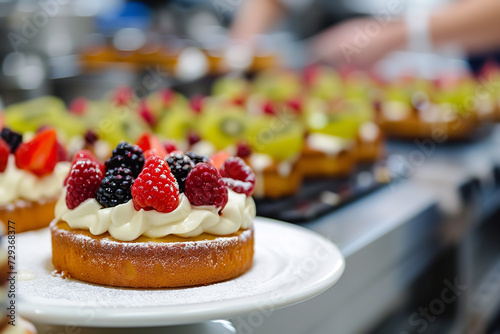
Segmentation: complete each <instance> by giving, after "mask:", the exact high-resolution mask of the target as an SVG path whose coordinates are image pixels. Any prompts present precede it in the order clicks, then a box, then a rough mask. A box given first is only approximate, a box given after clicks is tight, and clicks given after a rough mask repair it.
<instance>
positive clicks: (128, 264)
mask: <svg viewBox="0 0 500 334" xmlns="http://www.w3.org/2000/svg"><path fill="white" fill-rule="evenodd" d="M50 230H51V235H52V263H53V264H54V266H55V268H56V270H57V271H58V272H61V273H63V275H67V276H70V277H73V278H76V279H79V280H82V281H86V282H91V283H97V284H103V285H112V286H121V287H134V288H162V287H182V286H195V285H204V284H210V283H215V282H220V281H224V280H228V279H231V278H234V277H237V276H239V275H241V274H243V273H244V272H245V271H247V270H248V269H250V267H251V266H252V259H253V243H254V234H253V229H248V230H239V231H238V232H236V233H233V234H230V235H227V236H215V235H210V234H205V233H204V234H202V235H200V236H198V237H193V238H182V237H177V236H166V237H164V238H158V239H153V238H147V237H144V236H141V237H139V238H137V239H136V240H134V241H130V242H124V241H119V240H116V239H114V238H113V237H111V235H110V234H109V233H104V234H102V235H98V236H95V235H92V234H91V233H90V232H89V231H86V230H75V229H71V228H70V227H69V225H68V224H67V223H65V222H62V221H56V220H54V221H53V222H52V223H51V225H50Z"/></svg>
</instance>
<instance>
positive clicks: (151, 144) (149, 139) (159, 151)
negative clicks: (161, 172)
mask: <svg viewBox="0 0 500 334" xmlns="http://www.w3.org/2000/svg"><path fill="white" fill-rule="evenodd" d="M137 146H139V147H140V148H141V149H142V151H143V152H146V151H147V150H153V149H154V150H155V151H156V154H155V155H157V156H159V157H162V158H163V157H165V156H166V155H167V152H166V151H165V148H164V147H163V145H162V144H161V143H160V141H159V140H158V138H156V136H154V135H152V134H151V133H149V132H145V133H143V134H142V136H140V137H139V139H138V140H137ZM144 158H145V159H147V158H146V157H144Z"/></svg>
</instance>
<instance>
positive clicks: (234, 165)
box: [220, 157, 255, 196]
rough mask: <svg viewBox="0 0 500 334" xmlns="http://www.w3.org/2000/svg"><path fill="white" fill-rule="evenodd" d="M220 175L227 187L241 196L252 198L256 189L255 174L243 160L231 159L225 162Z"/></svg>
mask: <svg viewBox="0 0 500 334" xmlns="http://www.w3.org/2000/svg"><path fill="white" fill-rule="evenodd" d="M220 175H221V176H222V180H224V183H225V184H226V186H227V187H228V188H229V189H231V190H233V191H234V192H237V193H239V194H245V195H247V196H252V194H253V191H254V188H255V174H254V172H253V170H252V168H250V166H248V165H247V164H246V163H245V161H243V159H241V158H238V157H231V158H229V159H227V160H226V162H224V165H222V168H221V169H220Z"/></svg>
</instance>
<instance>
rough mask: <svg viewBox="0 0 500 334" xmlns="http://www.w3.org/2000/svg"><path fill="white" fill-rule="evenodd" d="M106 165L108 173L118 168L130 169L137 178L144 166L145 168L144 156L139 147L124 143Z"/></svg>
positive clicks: (116, 149)
mask: <svg viewBox="0 0 500 334" xmlns="http://www.w3.org/2000/svg"><path fill="white" fill-rule="evenodd" d="M105 164H106V171H107V170H109V169H114V168H116V167H123V168H126V169H127V168H128V169H130V170H131V171H132V175H133V176H134V177H137V175H139V173H140V172H141V170H142V166H144V155H143V154H142V149H141V148H140V147H139V146H137V145H132V144H129V143H127V142H124V141H122V142H121V143H120V144H118V146H116V148H115V149H114V150H113V154H112V155H111V158H109V159H108V160H107V161H106V162H105Z"/></svg>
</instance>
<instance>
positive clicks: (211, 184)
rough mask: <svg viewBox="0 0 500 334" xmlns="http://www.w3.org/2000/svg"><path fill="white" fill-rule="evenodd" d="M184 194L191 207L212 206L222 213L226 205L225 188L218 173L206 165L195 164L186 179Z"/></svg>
mask: <svg viewBox="0 0 500 334" xmlns="http://www.w3.org/2000/svg"><path fill="white" fill-rule="evenodd" d="M184 194H185V195H186V196H187V198H188V200H189V202H190V203H191V204H192V205H195V206H200V205H214V206H215V207H217V208H220V210H219V213H220V212H222V210H223V209H224V207H225V206H226V204H227V196H228V194H227V188H226V186H225V184H224V181H223V180H222V177H221V176H220V174H219V171H218V170H217V169H216V168H215V167H213V166H211V165H209V164H207V163H204V162H202V163H199V164H197V165H196V166H195V167H194V168H193V169H192V170H191V172H190V173H189V174H188V176H187V178H186V189H185V191H184Z"/></svg>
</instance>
